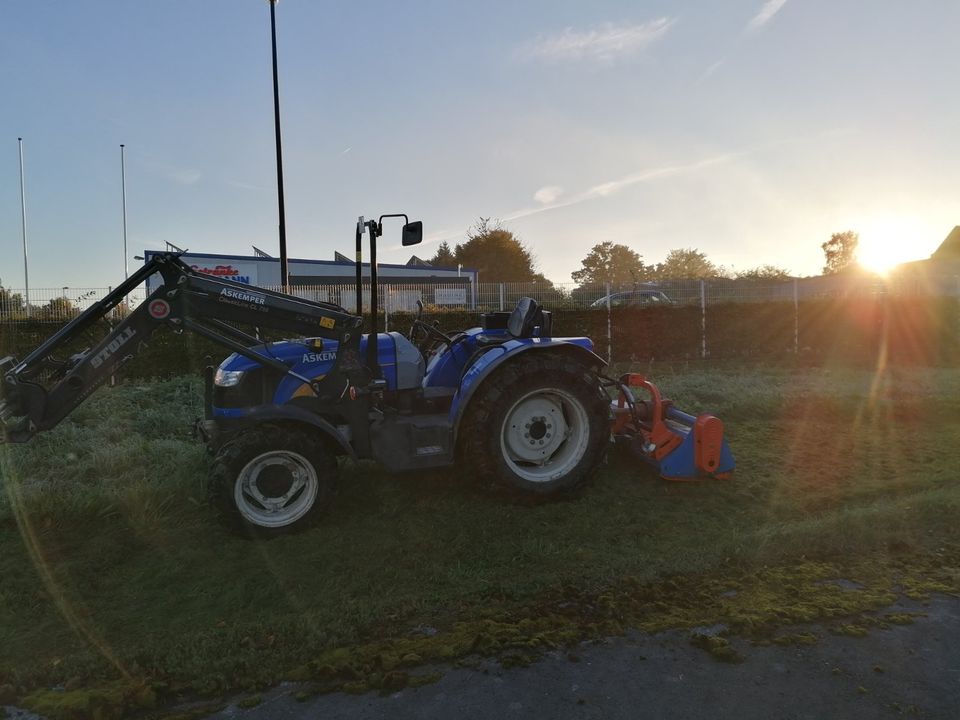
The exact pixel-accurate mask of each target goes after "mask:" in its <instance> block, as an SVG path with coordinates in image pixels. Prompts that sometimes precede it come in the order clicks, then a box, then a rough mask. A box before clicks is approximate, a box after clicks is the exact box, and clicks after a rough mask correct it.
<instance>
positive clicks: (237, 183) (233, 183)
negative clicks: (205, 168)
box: [227, 179, 273, 192]
mask: <svg viewBox="0 0 960 720" xmlns="http://www.w3.org/2000/svg"><path fill="white" fill-rule="evenodd" d="M227 185H229V186H230V187H235V188H239V189H240V190H254V191H256V192H266V191H269V192H273V188H269V187H265V186H264V185H254V184H253V183H248V182H243V180H233V179H228V180H227Z"/></svg>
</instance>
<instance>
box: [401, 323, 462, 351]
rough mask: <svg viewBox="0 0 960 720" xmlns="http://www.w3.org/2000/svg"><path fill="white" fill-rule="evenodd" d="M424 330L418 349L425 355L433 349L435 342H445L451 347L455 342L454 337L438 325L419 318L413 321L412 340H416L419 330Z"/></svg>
mask: <svg viewBox="0 0 960 720" xmlns="http://www.w3.org/2000/svg"><path fill="white" fill-rule="evenodd" d="M418 330H422V331H423V332H424V338H423V340H422V341H420V343H419V344H417V349H418V350H420V354H421V355H423V356H424V357H427V355H428V354H429V353H430V352H431V351H432V350H433V347H432V345H433V343H438V342H439V343H443V344H444V345H446V346H447V347H451V346H452V345H453V343H454V342H455V340H454V338H452V337H450V336H449V335H447V334H446V333H445V332H443V330H441V329H440V328H438V327H437V326H436V325H431V324H430V323H428V322H424V321H423V320H421V319H419V318H417V319H416V320H414V321H413V325H412V326H411V327H410V341H411V342H414V343H415V342H416V336H417V331H418Z"/></svg>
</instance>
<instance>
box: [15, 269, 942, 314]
mask: <svg viewBox="0 0 960 720" xmlns="http://www.w3.org/2000/svg"><path fill="white" fill-rule="evenodd" d="M268 289H270V290H281V288H279V287H270V288H268ZM111 290H112V288H74V287H63V288H41V289H35V288H31V290H30V297H29V303H28V302H26V293H25V292H24V291H23V290H19V289H4V288H0V322H17V321H22V320H41V321H48V322H64V321H66V320H69V319H71V318H73V317H76V315H78V314H79V313H80V312H82V311H83V310H85V309H86V308H88V307H89V306H90V305H92V304H93V303H95V302H98V301H99V300H102V299H103V298H104V297H105V296H106V295H107V294H108V293H109V292H111ZM290 293H291V294H292V295H296V296H298V297H302V298H305V299H309V300H320V301H324V302H332V303H335V304H337V305H340V306H341V307H343V308H345V309H346V310H347V311H349V312H356V288H355V286H354V285H353V284H352V283H346V284H337V285H331V284H326V285H297V286H292V287H291V288H290ZM884 295H888V296H904V295H937V296H948V297H960V276H951V275H944V276H939V277H933V278H931V277H923V278H920V277H909V278H906V277H904V278H897V279H893V280H886V281H883V280H879V279H875V278H870V277H852V278H851V277H843V276H824V277H813V278H789V279H786V280H780V281H772V282H770V281H767V282H758V281H751V280H733V279H726V278H713V279H709V280H663V281H658V282H655V283H653V282H651V283H602V284H595V285H584V286H581V285H576V284H574V283H549V282H530V283H475V284H453V283H450V284H444V283H430V284H395V283H390V282H382V283H381V284H380V285H379V292H378V298H377V300H378V304H379V306H380V308H381V309H382V310H383V311H384V312H385V313H386V315H387V316H388V317H389V315H390V314H392V313H396V312H415V311H416V308H417V302H418V301H421V302H423V303H424V305H425V306H426V307H427V309H428V311H437V310H444V309H447V310H468V311H474V312H478V313H479V312H489V311H496V310H501V311H503V310H511V309H513V307H514V306H515V305H516V303H517V300H519V299H520V298H521V297H524V296H527V297H532V298H533V299H534V300H536V301H537V302H538V303H540V304H541V305H543V306H544V307H547V308H550V309H552V310H564V309H570V310H573V309H577V310H579V309H588V308H596V309H606V308H607V307H608V305H609V306H610V307H620V306H640V307H647V306H662V305H700V306H703V307H708V306H710V305H716V304H719V303H730V302H776V301H781V302H794V303H797V302H800V301H803V300H811V299H823V298H837V297H878V296H884ZM145 297H146V289H145V288H144V287H139V288H137V289H136V290H134V291H132V292H131V293H130V295H129V296H128V301H127V303H125V304H123V305H121V306H120V307H119V308H118V309H117V311H116V314H117V315H119V316H122V315H123V314H125V313H126V312H127V311H128V310H129V309H132V308H135V307H136V306H137V305H139V304H140V303H141V302H143V300H144V299H145ZM362 302H363V306H364V308H369V307H370V286H369V285H364V286H363V289H362Z"/></svg>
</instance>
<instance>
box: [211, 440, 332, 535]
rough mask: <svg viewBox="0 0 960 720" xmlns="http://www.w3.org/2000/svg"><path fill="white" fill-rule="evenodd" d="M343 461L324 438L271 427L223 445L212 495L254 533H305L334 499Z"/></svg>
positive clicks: (226, 514)
mask: <svg viewBox="0 0 960 720" xmlns="http://www.w3.org/2000/svg"><path fill="white" fill-rule="evenodd" d="M336 476H337V460H336V458H335V457H334V456H333V454H332V453H331V452H330V451H329V449H328V448H327V447H326V446H325V444H324V443H323V441H322V439H320V438H316V437H313V436H311V435H310V434H308V433H307V432H304V431H302V430H297V429H291V428H287V427H285V428H280V427H277V426H267V427H263V428H256V429H252V430H248V431H246V432H244V433H242V434H240V435H238V436H237V437H235V438H234V439H232V440H231V441H230V442H228V443H226V444H225V445H223V447H222V448H220V451H219V452H218V453H217V455H216V458H215V459H214V462H213V468H212V469H211V472H210V481H209V488H208V490H209V497H210V501H211V503H212V504H213V505H214V507H215V508H216V509H217V510H218V511H219V512H220V514H221V517H222V518H223V519H224V520H225V521H227V522H228V524H230V525H232V526H233V527H235V528H237V529H240V530H243V531H245V532H247V533H249V534H254V535H261V536H271V535H280V534H283V533H289V532H296V531H297V530H302V529H303V528H305V527H307V526H308V525H310V524H312V523H313V522H315V521H316V520H317V519H318V518H319V517H320V516H321V515H322V514H323V512H324V510H326V509H327V507H328V506H329V505H330V503H331V501H332V500H333V491H334V487H335V483H336Z"/></svg>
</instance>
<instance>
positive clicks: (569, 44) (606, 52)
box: [519, 17, 674, 64]
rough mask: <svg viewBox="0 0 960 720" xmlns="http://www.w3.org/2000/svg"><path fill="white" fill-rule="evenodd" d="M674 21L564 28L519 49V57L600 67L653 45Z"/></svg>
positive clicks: (662, 20) (659, 20)
mask: <svg viewBox="0 0 960 720" xmlns="http://www.w3.org/2000/svg"><path fill="white" fill-rule="evenodd" d="M673 23H674V20H673V19H671V18H666V17H662V18H657V19H656V20H650V21H648V22H645V23H640V24H637V25H627V24H625V25H614V24H613V23H609V22H608V23H604V24H603V25H600V26H599V27H598V28H595V29H593V30H587V31H577V30H574V29H573V28H567V29H565V30H564V31H563V32H562V33H560V34H558V35H547V36H539V37H537V38H536V39H534V40H531V41H529V42H527V43H526V44H525V45H523V46H522V47H521V48H520V52H519V54H520V56H521V57H523V58H526V59H529V60H539V61H542V62H547V63H558V62H576V61H588V62H596V63H601V64H609V63H613V62H615V61H617V60H620V59H623V58H627V57H630V56H632V55H636V54H638V53H640V52H642V51H643V50H644V49H646V48H647V47H648V46H649V45H651V44H652V43H654V42H656V41H657V40H659V39H660V38H662V37H663V36H664V35H666V34H667V31H668V30H669V29H670V26H671V25H673Z"/></svg>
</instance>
